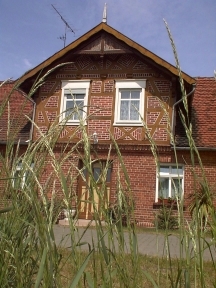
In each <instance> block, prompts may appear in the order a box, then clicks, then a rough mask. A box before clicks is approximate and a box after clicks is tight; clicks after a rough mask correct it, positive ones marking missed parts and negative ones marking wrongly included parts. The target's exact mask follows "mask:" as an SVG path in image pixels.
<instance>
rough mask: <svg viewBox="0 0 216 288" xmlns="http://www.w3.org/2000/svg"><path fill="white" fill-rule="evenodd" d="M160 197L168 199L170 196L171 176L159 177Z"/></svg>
mask: <svg viewBox="0 0 216 288" xmlns="http://www.w3.org/2000/svg"><path fill="white" fill-rule="evenodd" d="M158 192H159V193H158V197H163V198H165V199H167V198H168V197H169V178H161V177H160V179H159V191H158Z"/></svg>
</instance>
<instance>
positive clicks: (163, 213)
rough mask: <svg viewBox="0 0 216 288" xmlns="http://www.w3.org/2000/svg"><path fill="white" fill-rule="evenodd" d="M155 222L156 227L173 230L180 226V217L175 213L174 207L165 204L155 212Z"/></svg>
mask: <svg viewBox="0 0 216 288" xmlns="http://www.w3.org/2000/svg"><path fill="white" fill-rule="evenodd" d="M154 224H155V227H157V228H158V229H163V230H167V229H168V230H173V229H177V228H178V226H179V224H178V218H177V217H176V216H174V215H173V211H172V208H171V207H167V206H165V205H163V207H161V208H160V209H159V211H158V213H156V214H155V221H154Z"/></svg>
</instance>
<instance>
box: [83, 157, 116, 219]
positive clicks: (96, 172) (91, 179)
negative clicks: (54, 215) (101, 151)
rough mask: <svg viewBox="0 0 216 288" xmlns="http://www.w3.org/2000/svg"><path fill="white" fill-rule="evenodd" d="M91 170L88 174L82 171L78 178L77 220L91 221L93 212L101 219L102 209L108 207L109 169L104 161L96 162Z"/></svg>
mask: <svg viewBox="0 0 216 288" xmlns="http://www.w3.org/2000/svg"><path fill="white" fill-rule="evenodd" d="M91 169H92V170H91V171H90V172H89V171H87V169H84V170H83V177H82V176H79V191H78V212H79V219H88V220H91V219H93V218H94V212H98V213H99V216H100V217H101V218H102V209H107V208H108V205H109V199H110V186H111V167H107V168H106V161H97V162H95V163H93V164H92V168H91ZM105 174H106V175H105Z"/></svg>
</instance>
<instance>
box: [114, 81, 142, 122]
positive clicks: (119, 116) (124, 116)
mask: <svg viewBox="0 0 216 288" xmlns="http://www.w3.org/2000/svg"><path fill="white" fill-rule="evenodd" d="M145 86H146V81H145V80H121V81H116V104H115V122H114V125H132V126H140V125H142V120H141V117H143V116H144V96H145Z"/></svg>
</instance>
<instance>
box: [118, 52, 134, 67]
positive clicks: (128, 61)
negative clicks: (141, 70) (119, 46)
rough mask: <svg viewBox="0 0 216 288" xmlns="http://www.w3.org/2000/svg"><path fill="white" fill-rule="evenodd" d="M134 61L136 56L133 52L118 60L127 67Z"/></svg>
mask: <svg viewBox="0 0 216 288" xmlns="http://www.w3.org/2000/svg"><path fill="white" fill-rule="evenodd" d="M133 62H134V57H133V55H131V54H124V55H122V56H121V57H120V58H119V60H118V63H119V64H120V65H122V66H125V67H129V66H130V65H131V64H132V63H133Z"/></svg>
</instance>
